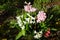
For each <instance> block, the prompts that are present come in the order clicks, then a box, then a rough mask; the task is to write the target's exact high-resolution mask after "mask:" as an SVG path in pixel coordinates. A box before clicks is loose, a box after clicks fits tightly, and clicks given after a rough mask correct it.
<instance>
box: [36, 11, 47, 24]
mask: <svg viewBox="0 0 60 40" xmlns="http://www.w3.org/2000/svg"><path fill="white" fill-rule="evenodd" d="M46 17H47V16H46V13H44V11H39V13H38V15H37V23H41V22H44V21H45V19H46Z"/></svg>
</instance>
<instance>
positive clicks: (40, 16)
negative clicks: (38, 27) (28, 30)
mask: <svg viewBox="0 0 60 40" xmlns="http://www.w3.org/2000/svg"><path fill="white" fill-rule="evenodd" d="M25 4H27V5H25V6H24V10H25V11H26V12H35V11H36V10H37V9H36V8H34V7H32V5H30V4H31V3H30V2H29V3H27V2H25ZM45 19H46V13H44V11H39V13H38V15H37V23H39V22H42V21H45Z"/></svg>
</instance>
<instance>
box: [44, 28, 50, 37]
mask: <svg viewBox="0 0 60 40" xmlns="http://www.w3.org/2000/svg"><path fill="white" fill-rule="evenodd" d="M50 34H51V32H50V29H48V30H47V32H46V33H45V34H44V36H45V37H49V36H50Z"/></svg>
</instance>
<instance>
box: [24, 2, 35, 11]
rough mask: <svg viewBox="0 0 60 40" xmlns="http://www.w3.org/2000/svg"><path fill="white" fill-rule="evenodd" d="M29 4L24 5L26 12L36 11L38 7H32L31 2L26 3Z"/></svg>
mask: <svg viewBox="0 0 60 40" xmlns="http://www.w3.org/2000/svg"><path fill="white" fill-rule="evenodd" d="M26 4H27V5H25V6H24V10H25V11H26V12H35V11H36V8H34V7H32V5H30V4H31V3H30V2H29V3H26Z"/></svg>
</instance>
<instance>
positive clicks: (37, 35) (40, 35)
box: [34, 31, 42, 39]
mask: <svg viewBox="0 0 60 40" xmlns="http://www.w3.org/2000/svg"><path fill="white" fill-rule="evenodd" d="M34 34H36V35H34V38H36V39H39V38H41V37H42V31H40V32H36V31H34Z"/></svg>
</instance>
